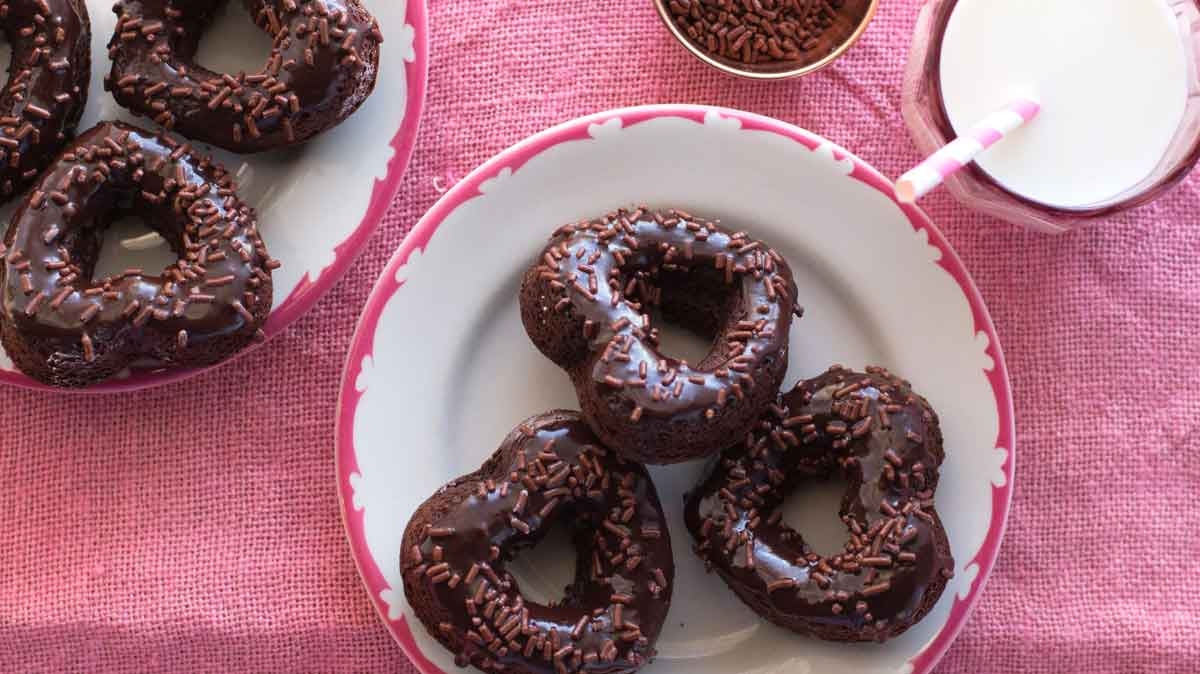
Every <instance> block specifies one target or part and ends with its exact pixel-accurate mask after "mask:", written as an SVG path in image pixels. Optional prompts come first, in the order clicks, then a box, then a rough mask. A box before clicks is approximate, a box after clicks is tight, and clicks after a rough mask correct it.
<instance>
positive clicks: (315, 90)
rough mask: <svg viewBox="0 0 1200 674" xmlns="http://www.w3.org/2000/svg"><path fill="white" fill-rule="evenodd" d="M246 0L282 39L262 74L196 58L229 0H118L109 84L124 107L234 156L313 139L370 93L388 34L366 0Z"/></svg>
mask: <svg viewBox="0 0 1200 674" xmlns="http://www.w3.org/2000/svg"><path fill="white" fill-rule="evenodd" d="M388 1H392V0H388ZM243 3H244V4H245V6H246V8H247V9H248V10H249V12H250V16H251V18H253V20H254V22H255V23H256V24H257V25H258V26H259V27H261V28H262V29H263V30H264V31H266V32H267V33H268V34H270V35H271V37H272V39H273V47H272V51H271V54H270V56H269V58H268V60H267V62H266V64H265V65H264V66H263V68H262V70H261V71H259V72H254V73H244V72H243V73H215V72H212V71H210V70H208V69H206V68H204V67H203V66H202V65H201V64H197V63H195V62H194V61H193V59H194V57H195V55H196V51H197V48H198V47H199V44H200V39H201V35H202V34H203V32H204V30H205V29H206V28H207V27H208V25H209V24H210V23H211V21H212V18H213V15H214V14H215V13H216V10H217V9H218V8H219V7H220V5H221V4H222V2H221V1H220V0H118V2H117V3H116V5H115V6H114V7H113V11H114V12H115V13H116V14H117V17H118V18H117V28H116V33H115V35H114V36H113V39H112V41H111V43H110V45H109V56H110V57H111V58H112V60H113V67H112V72H111V73H110V74H109V76H108V78H107V79H106V81H105V85H106V86H107V87H108V88H109V89H110V90H111V91H112V92H113V96H114V97H115V98H116V99H117V102H119V103H120V104H121V105H124V106H126V107H128V108H130V109H132V110H134V111H135V112H138V113H139V114H142V115H145V116H147V117H150V118H152V119H154V121H156V122H158V123H159V124H161V125H163V126H165V127H166V128H168V129H172V130H175V131H177V132H179V133H181V134H183V135H185V136H187V137H188V138H191V139H194V140H200V141H204V142H207V143H211V144H213V145H217V146H220V147H223V148H226V149H228V150H232V151H234V152H260V151H263V150H268V149H271V148H275V147H281V146H285V145H292V144H295V143H301V142H304V141H305V140H307V139H309V138H311V137H312V136H315V135H316V134H318V133H321V132H322V131H325V130H327V129H328V128H330V127H332V126H334V125H335V124H337V123H339V122H341V121H342V120H343V119H345V118H346V117H348V116H349V115H350V114H351V113H353V112H354V111H355V110H356V109H357V108H358V107H359V106H360V105H361V104H362V103H363V102H364V101H365V100H366V98H367V96H369V95H370V93H371V91H372V90H373V88H374V86H375V78H376V75H377V72H378V68H379V45H380V44H381V43H382V42H383V34H382V33H381V32H380V29H379V24H378V22H377V21H376V20H375V18H374V17H373V16H371V14H370V13H369V12H368V11H367V10H366V8H364V7H363V6H362V4H361V3H360V2H359V0H243ZM208 39H213V40H217V39H220V36H217V35H213V36H210V37H209V38H208Z"/></svg>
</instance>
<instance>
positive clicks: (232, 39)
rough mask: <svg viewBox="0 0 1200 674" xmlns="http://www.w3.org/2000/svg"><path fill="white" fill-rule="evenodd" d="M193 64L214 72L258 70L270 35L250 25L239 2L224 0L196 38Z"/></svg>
mask: <svg viewBox="0 0 1200 674" xmlns="http://www.w3.org/2000/svg"><path fill="white" fill-rule="evenodd" d="M199 40H200V43H199V44H198V45H196V46H195V47H192V49H194V50H195V54H196V63H199V64H200V65H202V66H204V67H205V68H207V69H209V70H211V71H213V72H218V73H234V74H237V73H239V72H247V73H254V72H258V71H260V70H262V68H263V64H264V63H266V61H267V57H268V56H270V54H271V48H272V42H271V36H270V35H269V34H268V33H267V32H266V31H264V30H263V29H262V28H260V27H258V26H256V25H255V24H254V20H253V18H252V17H251V16H250V13H249V12H247V11H246V9H245V7H244V6H243V5H242V3H241V2H228V0H226V1H225V2H222V3H221V6H220V7H219V8H218V9H217V10H216V11H215V12H214V13H213V17H212V23H211V24H209V26H208V28H207V29H206V30H205V31H204V35H203V36H200V37H199Z"/></svg>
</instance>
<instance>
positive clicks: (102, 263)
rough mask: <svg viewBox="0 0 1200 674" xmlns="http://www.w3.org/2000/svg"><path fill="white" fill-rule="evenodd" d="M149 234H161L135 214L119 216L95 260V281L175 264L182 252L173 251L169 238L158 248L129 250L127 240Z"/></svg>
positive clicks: (110, 226) (155, 246) (106, 235)
mask: <svg viewBox="0 0 1200 674" xmlns="http://www.w3.org/2000/svg"><path fill="white" fill-rule="evenodd" d="M147 234H158V232H156V231H154V230H153V229H151V228H150V226H149V225H148V224H147V222H146V221H145V220H143V219H142V218H139V217H138V216H136V215H132V214H130V215H123V216H119V217H117V218H116V219H115V220H114V221H113V222H112V224H110V225H108V227H107V231H105V232H104V235H103V239H104V240H103V241H102V242H101V244H100V252H99V254H98V255H97V256H96V257H95V267H94V268H93V269H92V271H91V278H93V279H96V278H104V277H106V276H115V275H117V274H120V273H121V272H122V271H124V270H126V269H130V268H138V269H145V270H147V271H153V270H156V269H165V268H167V266H168V265H172V264H175V260H176V259H177V256H178V252H177V251H175V250H173V249H172V247H171V242H169V241H167V240H166V239H164V240H162V241H160V242H159V243H158V244H157V245H154V246H150V247H145V248H138V249H131V248H126V247H125V245H124V242H125V241H127V240H130V239H138V238H140V237H143V236H145V235H147Z"/></svg>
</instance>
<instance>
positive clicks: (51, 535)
mask: <svg viewBox="0 0 1200 674" xmlns="http://www.w3.org/2000/svg"><path fill="white" fill-rule="evenodd" d="M881 5H882V6H881V8H880V12H879V16H878V18H877V19H876V21H875V23H874V24H873V25H872V27H871V28H870V30H869V31H868V32H867V34H866V36H865V37H864V39H863V41H862V42H861V43H860V44H859V45H858V46H857V47H856V48H855V49H854V50H852V51H851V52H850V54H849V55H848V56H847V57H846V58H844V59H843V60H841V61H839V62H838V63H837V64H835V65H834V66H833V67H832V68H830V69H828V70H825V71H823V72H821V73H819V74H816V75H814V76H811V77H809V78H806V79H804V80H801V81H794V82H786V83H749V82H741V81H734V80H731V79H728V78H726V77H723V76H720V75H718V74H716V73H714V72H712V71H709V70H708V69H706V68H705V67H704V66H703V65H701V64H700V63H699V62H698V61H696V60H695V59H694V58H693V57H691V56H690V55H689V54H687V53H686V52H685V51H684V50H683V49H681V48H680V47H678V46H677V45H675V44H674V43H673V42H672V41H671V38H670V37H669V36H668V34H667V33H666V31H665V30H663V29H662V27H661V26H660V25H659V23H658V18H657V16H656V15H655V12H654V9H653V7H652V3H651V2H650V0H618V1H617V2H609V3H598V2H592V1H584V0H471V1H470V2H466V1H463V0H432V2H431V7H430V23H431V26H430V28H431V52H432V58H431V65H430V82H429V98H428V103H427V107H426V113H425V119H424V123H423V128H422V131H421V134H420V136H419V138H418V141H417V149H416V153H415V156H414V159H413V163H412V166H411V168H410V170H409V173H408V175H407V176H406V178H405V180H404V184H403V187H402V188H401V191H400V193H399V195H398V196H397V198H396V201H395V204H394V205H393V207H392V209H391V210H390V211H389V212H388V215H387V217H386V218H385V221H384V223H383V225H382V227H381V230H380V232H379V233H378V234H377V235H376V236H375V237H374V238H373V239H372V241H371V242H370V244H369V245H368V248H367V251H366V253H364V255H363V257H362V258H361V259H360V260H359V261H358V263H357V264H356V265H355V266H354V267H353V268H352V270H351V271H350V273H349V274H348V275H347V276H346V278H345V279H344V280H343V281H342V282H341V283H340V284H339V285H337V286H336V287H335V288H334V289H333V291H332V292H331V293H330V294H329V296H327V297H326V298H325V299H324V300H323V301H322V302H321V303H319V304H318V305H317V307H316V308H315V309H314V310H313V311H312V313H310V314H309V315H308V316H307V317H305V318H303V319H301V320H300V321H298V322H297V323H296V324H295V326H293V327H292V329H290V330H289V331H288V332H286V333H285V334H283V335H281V336H280V337H278V338H277V339H276V340H274V341H273V342H272V343H270V344H268V345H267V346H266V347H265V348H263V349H261V350H260V351H258V352H257V353H254V354H251V355H249V356H248V357H246V358H245V359H242V360H240V361H238V362H237V363H236V364H234V365H232V366H230V367H225V368H219V369H217V370H215V371H212V372H209V373H207V374H205V375H202V376H200V377H197V378H195V379H192V380H189V381H185V382H181V383H178V384H174V385H172V386H170V387H167V388H163V389H160V390H151V391H146V392H141V393H134V394H122V395H114V396H108V397H80V396H71V395H61V394H45V393H33V392H25V391H18V390H15V389H4V390H0V404H2V405H3V407H2V409H3V410H4V418H5V420H6V424H5V428H6V431H5V438H4V444H3V446H2V448H0V512H3V513H5V517H4V524H3V538H2V539H0V672H60V671H70V672H134V671H172V672H200V671H204V672H213V671H236V672H242V671H245V672H346V673H351V672H353V673H360V672H370V673H374V672H399V673H404V674H409V673H411V672H413V671H415V670H413V669H412V668H411V666H410V665H408V664H407V662H406V661H405V659H404V656H403V655H402V654H401V652H400V650H399V649H398V648H397V647H396V646H395V645H394V644H393V643H392V641H391V639H390V637H389V636H388V635H387V632H386V631H385V629H384V628H383V626H382V624H380V622H379V621H378V620H377V618H376V616H375V614H374V611H373V609H372V608H371V606H370V603H369V601H368V598H367V596H366V593H365V591H364V590H363V588H362V586H361V584H360V582H359V579H358V577H357V575H356V572H355V569H354V564H353V562H352V560H351V558H350V553H349V548H348V546H347V544H346V542H345V540H344V536H343V533H342V528H341V522H340V519H339V516H338V508H337V500H336V498H337V497H336V492H335V484H334V478H333V470H334V468H333V449H332V445H333V419H334V406H335V402H336V395H337V385H338V381H339V375H340V371H341V367H342V364H343V357H344V353H345V349H346V347H347V345H348V342H349V339H350V335H351V332H352V331H353V328H354V323H355V319H356V318H357V315H358V312H359V310H360V309H361V307H362V304H363V302H364V300H365V298H366V296H367V293H368V291H369V290H370V287H371V285H372V283H373V281H374V279H375V277H376V275H377V274H378V272H379V271H380V270H381V269H382V267H383V266H384V264H385V262H386V260H387V258H388V256H389V255H390V254H391V252H392V250H394V249H395V247H396V246H397V244H398V243H399V242H400V240H401V239H402V238H403V237H404V234H405V232H406V231H407V230H408V229H409V228H410V227H411V226H412V224H413V223H414V222H415V221H416V220H417V219H418V218H419V217H420V216H421V214H422V213H424V211H425V210H426V209H428V207H429V206H430V205H431V204H432V203H433V201H434V200H435V199H436V198H437V196H438V191H437V188H436V187H435V178H438V182H437V184H441V181H442V180H444V176H446V175H447V174H449V175H458V176H461V175H464V174H465V173H466V172H467V171H469V170H470V169H471V168H473V167H474V166H476V165H477V164H479V163H481V162H482V161H484V160H485V159H487V158H488V157H490V156H491V155H493V154H494V153H496V152H498V151H500V150H502V149H504V148H505V147H507V146H508V145H510V144H512V143H514V142H516V141H518V140H520V139H522V138H524V137H525V136H527V135H529V134H531V133H533V132H535V131H538V130H540V129H542V128H545V127H547V126H549V125H552V124H555V123H557V122H561V121H564V120H567V119H570V118H573V117H576V116H579V115H582V114H585V113H589V112H594V111H598V110H602V109H607V108H612V107H617V106H624V105H635V104H642V103H659V102H687V103H711V104H718V105H724V106H729V107H734V108H741V109H746V110H750V111H753V112H758V113H762V114H767V115H771V116H774V117H778V118H780V119H783V120H786V121H789V122H794V123H797V124H799V125H801V126H804V127H806V128H808V129H811V130H812V131H815V132H817V133H820V134H823V135H825V136H827V137H829V138H831V139H832V140H834V141H835V142H838V143H840V144H842V145H844V146H846V147H848V148H850V149H851V150H853V151H855V152H856V153H858V154H859V155H860V156H862V157H863V158H864V159H866V160H868V161H870V162H873V163H874V164H875V165H876V166H877V167H878V168H879V169H880V170H882V171H883V172H884V173H887V174H890V175H896V174H898V173H900V172H901V171H903V170H904V169H906V168H908V167H909V166H910V165H911V164H913V163H914V162H915V161H916V160H917V159H918V157H917V155H916V153H915V150H914V149H913V147H912V145H911V143H910V141H909V140H908V137H907V134H906V132H905V131H904V127H903V123H902V121H901V119H900V113H899V105H900V74H901V70H902V67H903V63H904V60H905V54H906V51H907V46H908V39H909V35H910V33H911V31H912V28H913V24H914V22H915V19H916V12H917V9H918V6H919V2H918V1H917V0H883V2H882V3H881ZM384 72H385V74H386V72H387V70H386V69H385V71H384ZM95 95H104V94H103V93H101V92H97V93H96V94H95ZM351 123H353V122H351ZM381 142H383V139H381ZM925 206H926V208H927V210H928V211H929V213H930V215H931V216H932V217H933V219H934V220H935V221H936V222H937V223H938V224H939V226H940V227H941V228H942V229H943V230H944V231H945V232H946V234H947V236H948V238H949V239H950V241H951V242H952V243H953V245H954V246H955V247H956V248H957V249H958V251H959V253H960V254H961V255H962V257H963V259H964V261H965V262H966V264H967V266H968V268H969V269H970V270H971V272H972V273H973V274H974V276H975V279H976V281H977V283H978V285H979V288H980V290H981V291H982V293H983V295H984V297H985V298H986V300H987V302H988V304H989V307H990V309H991V312H992V316H993V317H994V319H995V322H996V325H997V328H998V330H999V332H1000V336H1001V340H1002V343H1003V346H1004V349H1005V352H1006V356H1007V359H1008V364H1009V368H1010V371H1011V376H1012V382H1013V387H1014V398H1015V403H1016V412H1017V430H1018V445H1019V461H1018V465H1017V489H1016V495H1015V498H1014V501H1013V508H1012V513H1011V517H1010V520H1009V529H1008V535H1007V538H1006V540H1005V543H1004V546H1003V550H1002V552H1001V555H1000V559H999V561H998V563H997V566H996V569H995V572H994V574H993V576H992V578H991V581H990V583H989V585H988V587H987V589H986V590H985V592H984V595H983V598H982V601H981V602H980V604H979V606H978V608H977V610H976V612H975V614H974V616H973V617H972V619H971V621H970V622H969V624H968V625H967V628H966V630H965V631H964V632H963V634H962V636H961V637H960V638H959V640H958V641H957V642H956V644H955V645H954V646H953V647H952V648H951V650H950V652H949V653H948V655H947V656H946V659H945V660H944V661H943V664H942V665H941V666H940V667H939V669H938V671H939V672H940V673H957V672H963V673H975V672H981V673H989V672H997V673H1003V672H1046V673H1056V674H1057V673H1059V672H1089V673H1109V672H1112V673H1117V672H1122V673H1124V672H1179V673H1181V674H1182V673H1189V672H1197V671H1200V537H1197V531H1198V530H1200V525H1198V524H1197V523H1198V522H1200V499H1197V497H1196V495H1197V494H1200V435H1198V434H1197V430H1200V338H1198V337H1197V334H1198V333H1200V236H1197V233H1196V220H1197V217H1196V215H1195V213H1196V212H1197V211H1198V210H1200V183H1198V182H1197V181H1196V180H1195V179H1193V180H1189V181H1188V182H1187V183H1185V184H1184V185H1183V187H1181V188H1180V189H1178V190H1177V191H1175V192H1173V193H1172V194H1170V195H1169V196H1168V197H1167V198H1165V199H1163V200H1161V201H1159V202H1158V203H1156V204H1153V205H1151V206H1150V207H1147V208H1145V209H1143V210H1141V211H1139V212H1137V213H1136V214H1134V215H1130V216H1125V217H1121V218H1119V219H1118V220H1116V221H1114V222H1112V223H1110V224H1108V225H1105V226H1100V227H1094V228H1091V229H1086V230H1082V231H1077V232H1074V233H1071V234H1067V235H1065V236H1062V237H1058V238H1048V237H1045V236H1042V235H1036V234H1032V233H1026V232H1022V231H1019V230H1016V229H1014V228H1012V227H1009V226H1007V225H1002V224H999V223H997V222H994V221H991V220H988V219H986V218H983V217H980V216H976V215H973V214H971V213H969V212H967V211H965V210H964V209H962V208H961V207H959V206H958V205H957V204H956V203H954V202H953V201H952V200H951V199H950V198H949V197H947V196H946V195H945V194H936V195H934V196H932V197H930V198H929V199H928V201H927V202H926V203H925Z"/></svg>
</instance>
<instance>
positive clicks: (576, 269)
mask: <svg viewBox="0 0 1200 674" xmlns="http://www.w3.org/2000/svg"><path fill="white" fill-rule="evenodd" d="M795 302H796V284H795V282H794V281H793V280H792V272H791V269H790V268H789V267H788V264H787V262H786V261H784V259H783V257H782V256H780V255H779V254H778V253H777V252H775V251H774V250H773V249H771V248H770V247H769V246H767V245H766V244H764V243H763V242H761V241H758V240H755V239H752V238H750V237H749V236H747V235H746V234H745V233H744V232H737V233H732V232H729V231H726V230H725V229H723V228H721V227H718V226H717V225H715V224H713V223H712V222H707V221H705V220H702V219H698V218H695V217H693V216H691V215H689V214H687V213H685V212H683V211H678V210H671V211H665V212H659V213H652V212H649V211H647V210H646V209H644V208H639V209H637V210H636V211H634V212H629V211H626V210H620V211H618V212H616V213H612V214H609V215H608V216H606V217H604V218H602V219H600V220H594V221H591V222H581V223H578V224H572V225H566V226H565V227H562V228H560V229H559V230H558V231H556V232H555V233H554V235H553V236H552V237H551V239H550V244H549V245H548V246H546V248H545V250H544V251H543V252H542V253H541V254H540V255H539V256H538V261H537V262H536V263H535V264H534V265H533V266H532V267H530V269H529V271H528V272H527V273H526V274H525V279H524V283H523V285H522V287H521V319H522V321H523V322H524V324H525V330H526V332H528V333H529V336H530V338H531V339H532V340H533V343H534V344H536V345H537V347H538V349H540V350H541V352H542V353H543V354H545V355H546V356H547V357H548V358H550V360H552V361H554V362H555V363H556V364H557V365H558V366H559V367H562V368H563V369H565V370H566V371H567V372H568V373H569V374H570V377H571V381H572V382H573V383H574V384H575V390H576V393H577V394H578V396H579V404H580V406H581V407H582V409H583V415H584V417H585V418H586V419H587V421H588V423H589V424H590V425H591V427H592V430H593V431H595V433H596V434H597V435H599V436H600V439H601V440H602V441H604V443H605V444H607V445H608V446H610V447H613V448H617V449H618V450H619V451H621V452H623V453H625V454H626V456H628V457H630V458H632V459H635V460H637V461H641V462H643V463H653V464H666V463H677V462H680V461H687V460H690V459H695V458H699V457H703V456H707V455H709V454H712V453H713V452H717V451H719V450H721V449H724V448H726V447H728V446H729V445H731V444H732V443H733V442H735V441H736V439H737V438H740V437H742V436H743V435H745V433H746V431H747V430H749V429H750V427H751V426H752V425H753V424H754V422H755V421H756V420H757V419H758V417H759V416H760V415H761V414H762V412H763V411H764V410H765V409H766V407H767V405H769V404H770V403H771V402H772V401H773V400H774V399H775V395H776V393H777V392H778V390H779V385H780V383H781V382H782V381H783V376H784V373H785V372H786V371H787V360H788V332H789V330H790V329H791V324H792V315H793V313H794V312H795V311H796V303H795ZM651 311H657V312H658V313H659V314H660V315H661V316H662V318H663V319H665V320H666V321H668V322H671V323H674V324H676V325H680V326H682V327H684V328H686V329H688V330H691V331H693V332H695V333H697V334H700V335H702V336H705V337H709V338H711V339H712V340H713V347H712V350H711V351H710V352H709V353H708V355H707V356H706V357H704V358H703V359H702V360H701V361H700V362H699V363H696V364H695V365H692V364H689V363H688V362H687V361H684V360H680V359H677V358H672V357H671V356H669V355H666V354H663V353H662V352H661V351H660V350H659V348H658V344H659V338H658V331H657V329H655V328H653V327H652V326H651V318H650V316H651V314H650V312H651Z"/></svg>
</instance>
